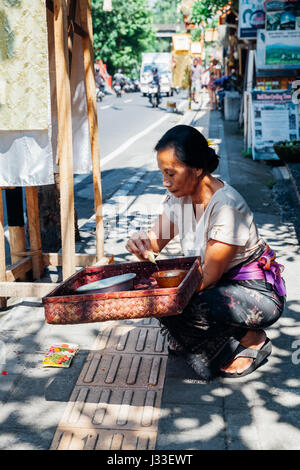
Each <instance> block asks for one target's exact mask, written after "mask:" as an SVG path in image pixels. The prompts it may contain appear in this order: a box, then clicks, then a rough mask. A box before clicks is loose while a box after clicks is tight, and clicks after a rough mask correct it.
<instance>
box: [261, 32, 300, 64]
mask: <svg viewBox="0 0 300 470" xmlns="http://www.w3.org/2000/svg"><path fill="white" fill-rule="evenodd" d="M290 33H291V31H289V32H288V35H287V37H286V38H285V39H286V41H287V43H290V45H291V48H292V49H289V48H288V47H287V48H286V49H285V50H284V51H282V52H281V53H280V50H282V49H280V47H279V46H278V45H277V46H275V47H274V49H272V48H270V46H271V45H272V40H274V39H275V38H272V37H271V38H270V35H269V34H268V31H265V30H260V31H258V32H257V47H256V68H257V69H258V70H278V69H280V70H288V69H295V68H297V67H300V57H299V58H298V55H299V49H300V46H298V45H297V44H295V43H293V44H291V40H290V38H291V36H290ZM296 35H297V37H298V39H297V41H298V43H300V39H299V36H298V35H299V33H298V32H297V33H296ZM294 41H295V39H294ZM292 42H293V41H292ZM274 44H278V43H277V40H274ZM267 47H268V60H266V49H267ZM292 50H294V52H292ZM276 51H277V52H276ZM296 51H298V52H296Z"/></svg>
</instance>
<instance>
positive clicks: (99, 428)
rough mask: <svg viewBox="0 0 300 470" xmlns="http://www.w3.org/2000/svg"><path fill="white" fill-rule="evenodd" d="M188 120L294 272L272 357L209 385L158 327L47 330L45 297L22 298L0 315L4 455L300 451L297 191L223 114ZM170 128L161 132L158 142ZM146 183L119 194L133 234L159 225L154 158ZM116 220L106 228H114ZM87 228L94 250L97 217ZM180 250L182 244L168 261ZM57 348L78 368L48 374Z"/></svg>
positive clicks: (120, 257) (120, 252) (149, 323)
mask: <svg viewBox="0 0 300 470" xmlns="http://www.w3.org/2000/svg"><path fill="white" fill-rule="evenodd" d="M182 122H186V123H189V122H191V124H192V125H194V126H195V127H197V128H199V129H200V130H201V131H202V132H203V133H204V135H205V136H207V137H210V138H213V139H215V145H216V146H217V149H218V151H219V153H220V155H221V156H222V158H221V164H220V168H219V176H220V177H222V178H223V179H225V180H226V181H228V182H229V183H230V184H232V185H233V186H235V187H236V188H237V189H238V190H239V191H240V192H241V193H242V194H243V195H244V196H245V198H246V199H247V201H248V203H249V205H250V207H251V209H252V210H253V211H254V213H255V217H256V220H257V223H258V226H259V230H260V231H261V234H262V235H263V236H264V237H265V238H266V240H267V241H268V242H269V243H270V244H271V246H272V247H273V248H274V249H275V250H276V251H277V253H278V256H279V260H280V261H281V262H282V263H283V264H284V265H285V266H286V270H285V273H284V277H285V280H286V283H287V290H288V301H287V307H286V310H285V312H284V315H283V316H282V318H281V319H280V321H278V322H277V323H276V324H275V325H274V326H272V327H271V328H269V330H268V335H269V337H270V338H271V340H272V343H273V354H272V356H271V357H270V358H269V360H268V362H267V363H266V364H265V365H264V366H263V367H262V368H260V369H259V370H257V371H256V372H254V373H253V374H251V375H250V376H248V377H245V378H241V379H238V380H234V379H231V380H229V379H223V380H216V381H214V382H212V383H210V384H206V383H202V382H201V381H199V379H198V378H197V377H196V376H195V375H193V373H192V372H191V371H189V370H188V368H187V367H186V366H185V364H184V363H183V362H182V361H181V359H171V358H168V355H167V349H166V346H167V345H166V342H165V338H164V337H162V336H161V335H160V332H159V328H158V322H157V321H155V320H153V319H151V320H150V319H149V320H144V321H142V320H138V321H134V322H132V321H123V322H109V323H105V324H99V323H94V324H85V325H68V326H67V327H66V326H64V325H56V326H53V325H48V324H46V323H45V322H44V319H43V307H42V304H41V302H40V300H39V299H26V301H22V302H18V301H16V302H15V304H12V305H11V307H10V309H8V310H6V311H2V312H1V311H0V341H1V343H0V345H2V352H3V351H4V352H5V354H2V356H0V366H1V362H2V366H3V367H2V369H3V368H5V370H6V371H7V375H1V376H0V423H1V424H0V449H10V450H16V449H32V450H45V449H49V448H52V449H111V450H117V449H122V450H129V449H157V450H167V449H168V450H175V449H179V450H197V449H210V450H223V449H224V450H227V449H230V450H231V449H251V450H256V449H265V450H273V449H274V450H275V449H276V450H277V449H297V450H298V449H300V431H299V424H298V423H299V421H300V397H299V382H300V379H299V363H300V354H299V353H300V326H299V322H298V318H299V314H300V292H299V287H298V285H297V280H299V278H300V250H299V240H298V239H297V231H296V230H295V224H294V219H293V217H290V218H289V217H288V211H285V209H284V206H281V205H280V199H281V197H280V195H281V194H282V191H283V188H285V189H286V191H287V190H288V189H289V188H290V190H291V191H292V189H291V188H292V184H291V183H290V181H289V180H284V179H282V180H281V179H278V180H277V179H276V178H281V177H282V178H283V176H282V173H280V172H279V173H278V172H274V170H273V169H272V167H271V166H268V165H266V164H264V163H259V162H254V161H252V160H249V159H246V158H245V157H243V156H242V155H241V150H242V148H243V139H242V132H241V131H239V130H238V129H237V125H236V123H235V122H228V121H227V122H224V121H223V120H222V119H221V117H220V115H219V113H218V112H214V113H210V112H209V111H208V109H207V108H206V107H205V106H204V107H203V109H201V110H197V109H194V110H191V111H188V112H187V113H186V114H185V117H184V120H182ZM163 132H164V129H159V130H156V131H155V133H154V134H153V142H156V141H157V139H158V137H160V136H161V135H162V133H163ZM139 145H141V146H142V143H141V144H139V143H137V149H136V151H137V152H138V151H139V150H140V149H139V148H138V147H139ZM140 176H141V177H142V179H141V180H137V179H136V180H135V181H131V182H130V184H129V186H127V187H126V188H123V190H124V192H122V190H121V192H118V194H117V195H115V197H116V198H119V197H122V196H124V195H127V194H128V197H130V198H131V199H130V201H131V202H130V204H131V205H130V210H131V214H132V221H133V222H132V223H133V225H132V227H133V228H134V226H135V225H134V224H137V223H142V224H146V223H149V222H150V221H151V217H152V216H154V215H155V214H154V212H155V211H156V210H157V208H158V207H159V205H160V203H161V201H162V198H163V196H164V190H162V188H161V176H160V173H159V171H158V170H157V168H156V166H155V162H154V161H153V163H152V162H151V163H149V165H148V166H147V172H145V173H144V174H143V175H142V174H141V175H140ZM278 200H279V201H278ZM115 202H120V200H119V199H116V200H115ZM145 208H147V215H148V216H149V217H148V218H147V220H145V219H143V217H142V210H143V209H144V210H145ZM113 223H114V221H112V220H111V221H107V224H108V225H107V230H109V229H110V228H112V224H113ZM109 224H110V225H109ZM115 228H116V227H115ZM123 229H124V231H126V230H127V228H126V226H125V225H124V227H123V226H122V220H121V222H120V224H119V227H118V232H117V234H116V237H115V238H114V239H112V238H110V237H108V238H107V239H106V242H105V243H106V250H105V251H106V252H110V253H113V254H115V256H116V261H117V262H122V261H125V260H130V259H132V258H131V257H130V255H129V254H128V253H126V251H125V248H124V245H125V242H124V233H125V232H122V230H123ZM81 230H82V234H84V235H85V236H84V243H83V246H82V247H81V248H82V250H84V251H85V252H88V251H89V250H92V249H94V246H93V243H94V241H93V236H92V230H93V220H90V221H88V222H86V225H85V224H84V223H83V224H82V227H81ZM111 233H112V232H111ZM178 254H180V250H179V245H178V242H177V241H176V240H174V242H173V243H171V244H170V246H169V247H167V248H166V250H165V251H164V253H163V254H162V256H177V255H178ZM298 283H299V281H298ZM53 341H61V342H66V341H68V342H73V343H78V344H79V345H80V351H79V353H78V355H77V356H76V357H75V358H74V360H73V362H72V365H71V367H70V368H69V369H46V368H42V367H41V361H42V358H43V354H44V352H45V349H46V347H47V345H50V344H51V343H52V342H53ZM3 348H4V349H3Z"/></svg>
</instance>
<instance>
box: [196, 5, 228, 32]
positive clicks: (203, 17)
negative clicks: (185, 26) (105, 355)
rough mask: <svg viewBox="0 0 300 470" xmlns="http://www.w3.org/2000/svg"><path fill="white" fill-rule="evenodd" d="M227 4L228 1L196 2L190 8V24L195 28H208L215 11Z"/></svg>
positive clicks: (212, 20)
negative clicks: (195, 26)
mask: <svg viewBox="0 0 300 470" xmlns="http://www.w3.org/2000/svg"><path fill="white" fill-rule="evenodd" d="M227 3H228V0H213V1H212V0H201V1H200V0H198V1H197V2H195V3H194V5H193V8H192V14H191V22H192V23H195V24H196V25H197V26H200V25H202V26H203V27H205V26H209V25H210V24H211V23H213V22H214V20H215V17H216V14H217V11H218V10H220V9H222V8H223V7H224V6H225V5H226V4H227Z"/></svg>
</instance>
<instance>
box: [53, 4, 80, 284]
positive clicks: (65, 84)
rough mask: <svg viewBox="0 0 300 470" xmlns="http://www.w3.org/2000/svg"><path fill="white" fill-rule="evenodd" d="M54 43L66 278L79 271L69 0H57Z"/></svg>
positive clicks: (64, 271) (64, 269) (55, 5)
mask: <svg viewBox="0 0 300 470" xmlns="http://www.w3.org/2000/svg"><path fill="white" fill-rule="evenodd" d="M53 5H54V44H55V65H56V87H57V118H58V142H57V144H58V146H57V153H58V162H59V177H60V212H61V238H62V258H63V267H62V269H63V279H66V278H68V277H69V276H70V275H72V274H73V273H74V272H75V269H76V268H75V220H74V181H73V144H72V112H71V89H70V76H69V50H68V37H67V1H66V0H54V2H53Z"/></svg>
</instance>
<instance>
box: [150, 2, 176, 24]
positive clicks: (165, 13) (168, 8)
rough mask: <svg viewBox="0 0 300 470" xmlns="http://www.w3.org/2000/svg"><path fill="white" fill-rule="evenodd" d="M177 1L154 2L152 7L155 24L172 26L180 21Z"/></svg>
mask: <svg viewBox="0 0 300 470" xmlns="http://www.w3.org/2000/svg"><path fill="white" fill-rule="evenodd" d="M177 6H178V0H156V1H155V2H154V5H153V16H154V23H155V24H174V23H177V22H179V21H181V20H182V15H181V13H180V12H179V11H178V9H177Z"/></svg>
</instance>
